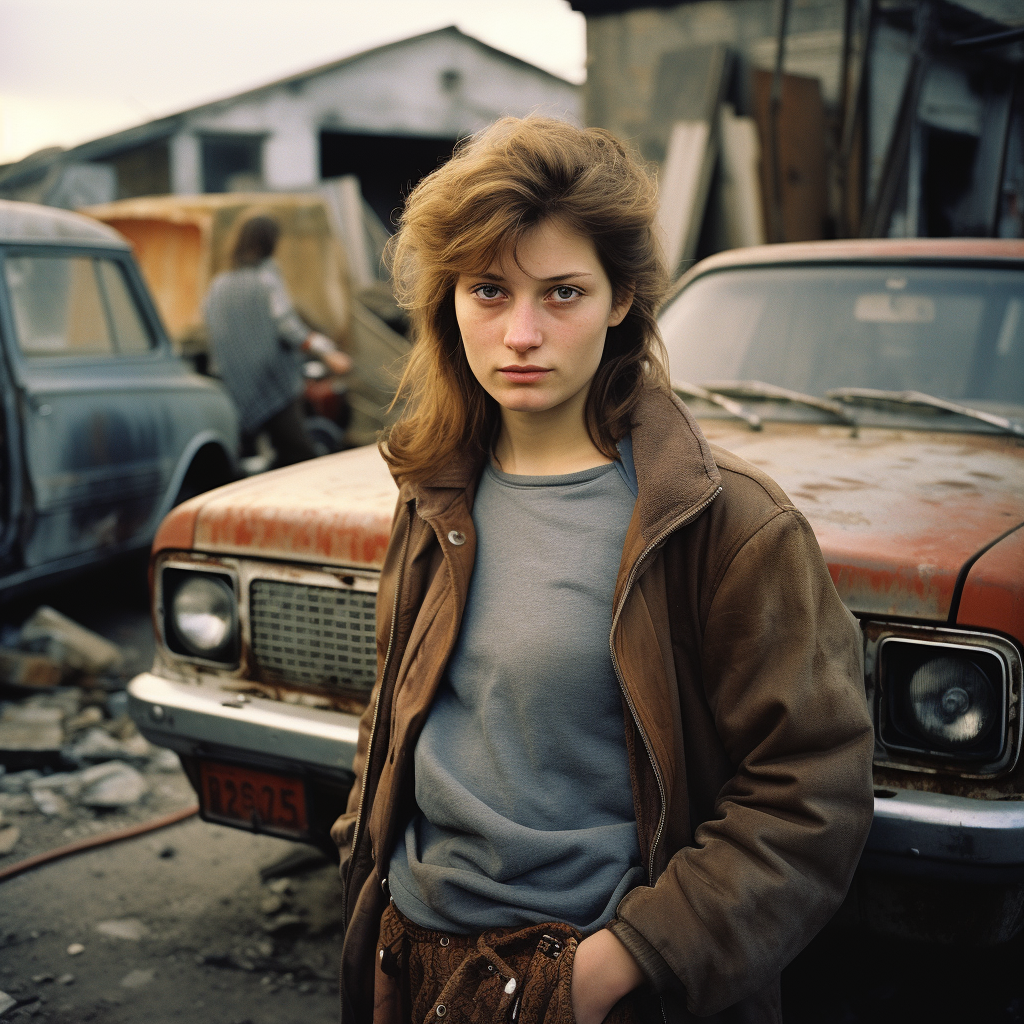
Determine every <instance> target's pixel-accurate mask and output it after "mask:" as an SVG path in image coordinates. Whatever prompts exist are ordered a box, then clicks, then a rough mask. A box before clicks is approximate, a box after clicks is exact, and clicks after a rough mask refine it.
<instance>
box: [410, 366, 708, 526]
mask: <svg viewBox="0 0 1024 1024" xmlns="http://www.w3.org/2000/svg"><path fill="white" fill-rule="evenodd" d="M630 440H631V444H629V443H625V444H620V445H619V454H620V457H621V458H622V468H623V471H624V472H625V473H626V475H627V477H634V478H635V480H636V491H637V504H636V510H635V512H636V514H637V515H639V525H640V530H641V535H642V536H643V538H644V540H645V541H646V542H650V541H651V540H653V539H654V538H656V537H658V536H660V535H661V534H662V533H664V532H665V531H666V530H669V529H671V527H672V526H673V525H674V524H675V523H676V522H677V521H678V520H679V519H680V518H685V516H686V514H687V513H688V512H689V511H691V510H693V509H696V508H698V507H699V506H700V505H701V504H702V503H703V502H705V501H707V500H708V499H709V498H711V497H712V496H713V495H714V493H715V492H716V491H717V490H718V488H719V487H720V486H721V480H722V478H721V474H720V473H719V471H718V467H717V466H716V465H715V460H714V457H713V456H712V454H711V449H710V447H709V446H708V442H707V439H706V438H705V437H704V434H703V433H702V432H701V429H700V427H699V426H698V425H697V422H696V420H694V418H693V416H692V415H691V413H690V411H689V409H687V408H686V406H685V405H683V403H682V402H681V401H680V400H679V399H678V398H676V396H675V395H673V394H671V393H670V392H667V391H664V390H663V389H661V388H658V387H653V386H652V387H648V388H646V389H645V391H644V393H643V395H642V397H641V399H640V403H639V405H638V406H637V409H636V411H635V413H634V415H633V431H632V437H631V439H630ZM482 468H483V456H480V455H470V454H469V453H465V454H462V455H459V456H458V457H456V458H455V459H452V460H451V461H450V462H448V463H446V464H445V465H444V466H441V467H439V468H438V469H437V470H436V471H435V472H434V473H433V474H431V476H429V477H428V478H427V479H426V480H424V481H421V482H419V483H415V484H414V483H406V484H403V485H402V487H401V497H402V499H403V500H404V501H409V500H413V499H414V500H415V501H416V509H417V511H418V512H419V514H420V515H421V516H422V517H423V518H424V519H427V520H430V519H433V518H436V517H437V516H440V515H441V514H443V513H444V512H445V511H446V510H447V509H448V508H450V507H451V505H452V503H453V502H454V501H455V500H456V499H457V498H458V497H460V496H461V495H465V494H466V492H467V491H471V490H472V489H474V486H475V484H476V481H477V479H478V478H479V475H480V471H481V469H482ZM631 489H632V488H631Z"/></svg>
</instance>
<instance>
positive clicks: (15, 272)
mask: <svg viewBox="0 0 1024 1024" xmlns="http://www.w3.org/2000/svg"><path fill="white" fill-rule="evenodd" d="M0 340H2V345H0V349H2V359H0V403H2V408H0V596H10V595H11V594H12V593H13V592H16V591H19V590H22V589H24V588H25V587H26V586H28V585H30V584H32V583H34V582H35V581H37V580H40V579H42V578H43V577H50V576H53V575H55V574H58V573H62V572H65V571H70V570H75V569H79V568H84V567H86V566H88V565H91V564H94V563H97V562H100V561H102V560H105V559H108V558H111V557H113V556H115V555H118V554H122V553H126V552H128V551H131V550H132V549H136V548H144V547H146V546H147V545H148V544H149V543H150V542H151V540H152V538H153V534H154V533H155V531H156V527H157V525H158V524H159V523H160V520H161V519H163V517H164V516H165V515H166V514H167V512H168V511H169V509H170V508H171V507H172V506H173V505H175V504H176V503H177V502H178V501H181V500H183V499H184V498H186V497H189V496H191V495H193V494H198V493H199V492H200V491H203V490H206V489H208V488H210V487H214V486H217V485H218V484H221V483H225V482H226V481H228V480H231V479H234V477H235V476H236V475H237V472H236V459H237V452H238V423H237V416H236V414H235V410H234V408H233V406H232V404H231V401H230V399H229V398H228V396H227V395H226V394H225V393H224V391H223V390H222V389H221V387H220V386H219V385H218V384H217V383H216V382H215V381H213V380H211V379H210V378H207V377H200V376H198V375H197V374H195V373H193V372H191V371H190V370H189V368H188V367H187V366H186V364H185V363H184V362H183V361H182V360H181V359H179V358H178V357H177V356H176V355H175V354H174V353H173V351H172V350H171V345H170V342H169V340H168V337H167V334H166V332H165V330H164V328H163V325H162V324H161V322H160V318H159V316H158V314H157V312H156V308H155V306H154V305H153V302H152V300H151V298H150V296H149V293H148V292H147V290H146V286H145V284H144V283H143V280H142V277H141V275H140V274H139V271H138V268H137V266H136V264H135V261H134V259H133V258H132V253H131V249H130V247H129V245H128V243H127V242H126V241H125V240H124V238H122V237H121V236H120V235H119V234H118V233H117V232H115V231H113V230H112V229H111V228H108V227H106V226H105V225H102V224H99V223H98V222H96V221H94V220H91V219H89V218H86V217H82V216H79V215H78V214H74V213H68V212H66V211H64V210H56V209H52V208H49V207H43V206H34V205H32V204H29V203H14V202H4V201H0Z"/></svg>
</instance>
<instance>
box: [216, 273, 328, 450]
mask: <svg viewBox="0 0 1024 1024" xmlns="http://www.w3.org/2000/svg"><path fill="white" fill-rule="evenodd" d="M203 312H204V315H205V317H206V326H207V330H208V331H209V336H210V348H211V350H212V352H213V357H214V362H215V369H216V372H217V373H218V374H219V375H220V378H221V380H223V382H224V386H225V387H226V388H227V390H228V393H229V394H230V395H231V397H232V398H233V399H234V402H235V405H236V406H237V407H238V415H239V420H240V426H241V428H242V432H243V433H247V434H253V433H255V432H256V431H257V430H259V428H260V427H261V426H262V425H263V424H264V423H266V421H267V420H269V419H270V417H271V416H273V415H275V414H276V413H279V412H280V411H281V410H282V409H284V408H285V407H286V406H288V405H290V404H291V403H292V402H293V401H294V400H295V398H296V397H297V396H298V395H300V394H301V393H302V368H301V364H300V361H299V359H298V357H297V352H298V349H299V348H300V346H301V345H302V343H303V342H304V341H305V340H306V338H307V337H308V335H309V332H310V329H309V327H308V326H306V324H304V323H303V322H302V320H301V318H300V317H299V315H298V314H297V313H296V312H295V309H294V307H293V306H292V303H291V299H289V297H288V292H287V290H286V288H285V286H284V281H283V280H282V278H281V272H280V270H279V269H278V267H277V264H276V263H275V262H274V261H273V259H266V260H264V261H263V262H262V263H260V264H259V265H258V266H255V267H241V268H239V269H238V270H228V271H225V272H224V273H222V274H218V275H217V276H216V277H215V278H214V279H213V283H212V284H211V285H210V290H209V292H208V293H207V295H206V299H205V300H204V302H203Z"/></svg>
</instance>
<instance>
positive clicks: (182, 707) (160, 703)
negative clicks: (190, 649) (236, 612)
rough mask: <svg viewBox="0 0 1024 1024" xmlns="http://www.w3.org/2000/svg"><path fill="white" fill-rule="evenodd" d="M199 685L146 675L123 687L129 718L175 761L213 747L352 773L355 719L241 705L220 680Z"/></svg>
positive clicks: (264, 702) (256, 702)
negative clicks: (176, 757) (175, 756)
mask: <svg viewBox="0 0 1024 1024" xmlns="http://www.w3.org/2000/svg"><path fill="white" fill-rule="evenodd" d="M204 681H206V682H207V683H209V684H212V685H210V686H207V687H203V686H202V685H196V684H195V683H185V682H175V681H173V680H169V679H164V678H162V677H160V676H157V675H154V674H153V673H152V672H142V673H140V674H139V675H137V676H136V677H135V678H134V679H133V680H132V681H131V682H130V683H129V684H128V710H129V714H130V715H131V717H132V719H133V720H134V721H135V724H136V725H137V726H138V727H139V731H140V732H141V733H142V734H143V736H145V737H146V739H147V740H149V741H150V742H151V743H156V744H158V745H159V746H162V747H170V748H171V749H172V750H174V751H177V752H178V753H179V754H195V753H197V752H198V751H197V749H196V748H197V747H198V746H202V745H204V744H213V745H216V746H224V747H235V748H238V749H239V750H244V751H253V752H258V753H259V754H260V755H263V756H266V757H271V758H281V759H284V760H288V761H294V762H298V763H300V764H304V765H309V766H310V767H313V768H323V769H327V770H329V771H331V772H337V771H338V770H339V769H344V770H350V769H351V767H352V759H353V757H355V752H356V742H357V741H358V738H359V717H358V716H357V715H350V714H346V713H344V712H341V711H325V710H323V709H321V708H311V707H307V706H302V705H295V704H285V703H282V702H281V701H277V700H270V699H269V698H265V697H258V696H257V697H252V696H247V697H246V699H245V700H244V701H240V700H239V699H238V697H237V695H236V694H233V693H231V692H229V691H227V690H224V689H222V688H221V679H220V678H219V677H215V676H212V677H207V678H206V680H204ZM214 687H216V688H214Z"/></svg>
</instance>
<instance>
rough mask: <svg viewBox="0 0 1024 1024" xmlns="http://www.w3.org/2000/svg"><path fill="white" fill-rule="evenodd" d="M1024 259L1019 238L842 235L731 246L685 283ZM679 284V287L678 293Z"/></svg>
mask: <svg viewBox="0 0 1024 1024" xmlns="http://www.w3.org/2000/svg"><path fill="white" fill-rule="evenodd" d="M971 260H977V261H979V262H984V263H991V262H1001V261H1007V262H1017V263H1022V262H1024V240H1021V239H1019V238H841V239H835V240H831V241H824V242H784V243H779V244H775V245H756V246H751V247H750V248H746V249H726V250H725V251H724V252H719V253H715V255H714V256H709V257H708V258H707V259H704V260H701V261H700V263H698V264H697V265H696V266H693V267H691V268H690V269H689V270H688V271H687V272H686V273H685V274H684V275H683V277H682V279H681V280H680V281H679V287H681V286H682V285H683V284H684V283H686V282H689V281H691V280H692V279H693V278H694V277H698V276H700V275H702V274H706V273H708V272H709V271H714V270H725V269H727V268H730V267H758V266H761V267H763V266H773V265H779V264H796V263H804V264H806V263H893V262H894V263H930V262H943V261H947V262H963V261H971ZM677 291H678V288H674V289H673V295H674V294H675V293H676V292H677Z"/></svg>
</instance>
